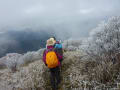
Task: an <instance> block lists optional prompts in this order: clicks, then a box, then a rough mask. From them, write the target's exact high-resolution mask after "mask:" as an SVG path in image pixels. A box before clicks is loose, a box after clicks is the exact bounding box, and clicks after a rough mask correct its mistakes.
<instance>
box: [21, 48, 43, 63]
mask: <svg viewBox="0 0 120 90" xmlns="http://www.w3.org/2000/svg"><path fill="white" fill-rule="evenodd" d="M43 51H44V49H39V50H38V51H32V52H27V53H26V54H24V55H23V56H22V57H20V60H19V63H20V64H26V63H30V62H33V61H36V60H40V59H42V54H43Z"/></svg>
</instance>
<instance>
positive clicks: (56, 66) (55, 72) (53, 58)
mask: <svg viewBox="0 0 120 90" xmlns="http://www.w3.org/2000/svg"><path fill="white" fill-rule="evenodd" d="M54 44H55V41H54V40H52V39H48V40H47V45H46V50H45V51H44V53H43V61H44V63H45V65H46V66H47V67H48V68H49V70H50V81H51V85H52V89H53V90H58V85H59V84H60V82H61V77H60V64H61V63H60V60H61V56H60V55H59V53H57V52H56V51H55V48H54Z"/></svg>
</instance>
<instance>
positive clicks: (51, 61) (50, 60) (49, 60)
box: [46, 49, 59, 68]
mask: <svg viewBox="0 0 120 90" xmlns="http://www.w3.org/2000/svg"><path fill="white" fill-rule="evenodd" d="M46 64H47V66H48V68H55V67H57V66H58V65H59V61H58V57H57V55H56V52H55V51H54V49H47V54H46Z"/></svg>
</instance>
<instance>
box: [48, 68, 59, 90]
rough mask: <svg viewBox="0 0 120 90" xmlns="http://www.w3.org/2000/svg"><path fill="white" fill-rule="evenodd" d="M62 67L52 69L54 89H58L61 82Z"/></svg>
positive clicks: (51, 78)
mask: <svg viewBox="0 0 120 90" xmlns="http://www.w3.org/2000/svg"><path fill="white" fill-rule="evenodd" d="M60 79H61V78H60V67H56V68H51V69H50V81H51V85H52V89H53V90H57V88H58V85H59V83H60V81H61V80H60Z"/></svg>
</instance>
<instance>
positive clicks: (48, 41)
mask: <svg viewBox="0 0 120 90" xmlns="http://www.w3.org/2000/svg"><path fill="white" fill-rule="evenodd" d="M54 44H55V40H54V39H51V38H50V39H48V40H47V46H51V45H54Z"/></svg>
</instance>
